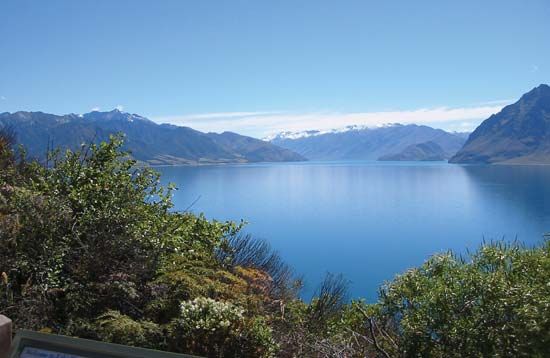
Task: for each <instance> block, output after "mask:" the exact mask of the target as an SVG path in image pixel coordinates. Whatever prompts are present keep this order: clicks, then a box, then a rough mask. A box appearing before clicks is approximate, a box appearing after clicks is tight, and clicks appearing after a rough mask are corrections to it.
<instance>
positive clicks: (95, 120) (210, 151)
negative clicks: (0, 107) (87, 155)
mask: <svg viewBox="0 0 550 358" xmlns="http://www.w3.org/2000/svg"><path fill="white" fill-rule="evenodd" d="M3 126H9V127H11V128H12V129H13V130H15V132H16V135H17V141H18V142H19V143H21V144H23V145H24V146H25V148H26V149H27V151H28V154H29V155H30V156H32V157H37V158H43V157H44V156H45V153H46V151H47V149H48V148H51V147H57V146H60V147H61V148H71V149H75V148H78V147H79V146H80V145H81V144H82V143H90V142H91V141H95V142H99V141H103V140H107V139H108V138H109V135H111V134H115V133H119V132H122V133H124V134H125V149H126V150H129V151H131V152H132V156H133V157H134V158H135V159H137V160H139V161H142V162H146V163H149V164H152V165H172V164H211V163H246V162H264V161H269V162H278V161H300V160H305V158H303V157H302V156H300V155H299V154H296V153H294V152H292V151H290V150H288V149H284V148H280V147H277V146H276V145H273V144H271V143H268V142H265V141H261V140H259V139H255V138H251V137H246V136H242V135H238V134H235V133H231V132H224V133H222V134H217V133H202V132H199V131H196V130H194V129H191V128H187V127H179V126H174V125H170V124H156V123H154V122H153V121H150V120H149V119H147V118H145V117H142V116H139V115H137V114H130V113H125V112H120V111H118V110H113V111H111V112H96V111H94V112H90V113H86V114H84V115H76V114H68V115H62V116H58V115H53V114H47V113H42V112H16V113H1V114H0V127H3Z"/></svg>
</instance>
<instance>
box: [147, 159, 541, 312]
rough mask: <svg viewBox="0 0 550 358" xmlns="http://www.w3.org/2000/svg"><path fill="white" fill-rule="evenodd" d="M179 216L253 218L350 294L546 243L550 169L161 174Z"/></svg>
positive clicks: (195, 170)
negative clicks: (463, 260)
mask: <svg viewBox="0 0 550 358" xmlns="http://www.w3.org/2000/svg"><path fill="white" fill-rule="evenodd" d="M157 170H159V171H160V172H161V173H162V181H163V183H168V182H173V183H175V184H176V186H177V187H178V188H179V190H178V191H176V192H175V194H174V202H175V205H176V209H178V210H185V209H188V208H189V210H190V211H193V212H196V213H199V212H204V213H205V215H206V216H207V217H208V218H212V219H218V220H240V219H245V220H246V221H247V222H249V224H248V225H247V226H246V229H245V231H246V232H247V233H251V234H253V235H254V236H255V237H258V238H262V239H266V240H268V241H269V242H270V243H271V245H272V246H273V247H274V248H275V249H276V250H277V251H279V253H280V254H281V256H282V257H283V258H284V259H285V260H286V261H287V262H288V263H289V264H290V265H292V266H293V267H294V268H295V270H296V271H297V272H298V273H301V274H303V275H304V277H305V284H306V286H305V290H304V295H305V296H308V295H310V294H311V292H312V291H313V289H314V288H315V286H316V284H317V283H318V282H319V281H320V280H321V278H322V277H323V276H324V274H325V273H326V272H333V273H342V274H343V275H344V276H345V277H346V278H347V279H348V280H350V292H351V295H352V297H360V296H361V297H366V298H367V299H368V300H369V301H372V300H374V299H375V298H376V295H377V287H379V286H380V285H381V284H382V283H383V282H384V280H389V279H392V277H394V276H395V275H396V274H398V273H400V272H403V271H405V270H406V269H407V268H410V267H413V266H417V265H420V264H422V262H424V261H425V260H426V259H427V258H428V257H429V256H430V255H432V254H434V253H436V252H443V251H446V250H448V249H453V250H456V251H459V252H465V250H466V249H475V248H476V247H477V246H478V245H479V244H480V243H481V242H482V241H483V240H486V241H488V240H492V239H502V238H504V239H505V240H507V241H513V240H515V239H517V240H518V241H520V242H523V243H525V244H526V245H533V244H536V243H540V242H541V241H542V240H543V239H542V235H543V234H544V233H545V232H548V231H550V167H548V166H460V165H452V164H447V163H443V162H375V161H374V162H373V161H370V162H301V163H266V164H245V165H225V166H202V167H159V168H157Z"/></svg>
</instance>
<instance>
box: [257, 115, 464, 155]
mask: <svg viewBox="0 0 550 358" xmlns="http://www.w3.org/2000/svg"><path fill="white" fill-rule="evenodd" d="M268 140H269V141H270V142H271V143H273V144H276V145H278V146H280V147H283V148H287V149H290V150H292V151H294V152H296V153H299V154H301V155H303V156H304V157H306V158H308V159H311V160H348V159H361V160H376V159H378V158H380V157H384V156H388V155H394V154H399V153H400V152H401V151H403V150H404V149H405V148H407V147H409V146H411V145H415V144H421V143H425V142H433V143H435V144H437V145H438V146H440V147H441V148H442V150H443V151H444V153H445V154H446V157H450V156H452V155H454V154H455V153H456V152H457V151H458V150H459V149H460V148H461V147H462V145H463V144H464V142H465V141H466V136H465V135H464V134H463V133H460V134H456V133H449V132H445V131H444V130H441V129H434V128H431V127H428V126H424V125H416V124H407V125H404V124H399V123H390V124H386V125H380V126H376V127H368V126H357V125H354V126H347V127H344V128H340V129H332V130H328V131H321V130H309V131H303V132H282V133H279V134H277V135H274V136H272V137H271V138H268Z"/></svg>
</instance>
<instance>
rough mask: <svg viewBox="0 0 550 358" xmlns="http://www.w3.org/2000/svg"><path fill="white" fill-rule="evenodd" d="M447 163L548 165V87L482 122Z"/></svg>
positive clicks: (549, 97)
mask: <svg viewBox="0 0 550 358" xmlns="http://www.w3.org/2000/svg"><path fill="white" fill-rule="evenodd" d="M450 162H451V163H464V164H550V86H548V85H546V84H541V85H539V86H537V87H535V88H533V89H532V90H531V91H529V92H527V93H525V94H523V95H522V96H521V98H520V99H519V100H518V101H516V102H515V103H513V104H510V105H508V106H506V107H504V108H503V109H502V110H501V111H500V112H499V113H496V114H493V115H492V116H490V117H489V118H487V119H486V120H485V121H483V122H482V123H481V124H480V125H479V126H478V127H477V128H476V130H475V131H474V132H472V134H471V135H470V137H469V138H468V140H467V141H466V143H465V144H464V147H463V148H462V149H461V150H460V151H458V152H457V153H456V155H455V156H453V157H452V158H451V160H450Z"/></svg>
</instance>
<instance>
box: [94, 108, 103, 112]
mask: <svg viewBox="0 0 550 358" xmlns="http://www.w3.org/2000/svg"><path fill="white" fill-rule="evenodd" d="M100 110H101V108H99V107H94V108H92V112H99V111H100Z"/></svg>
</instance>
